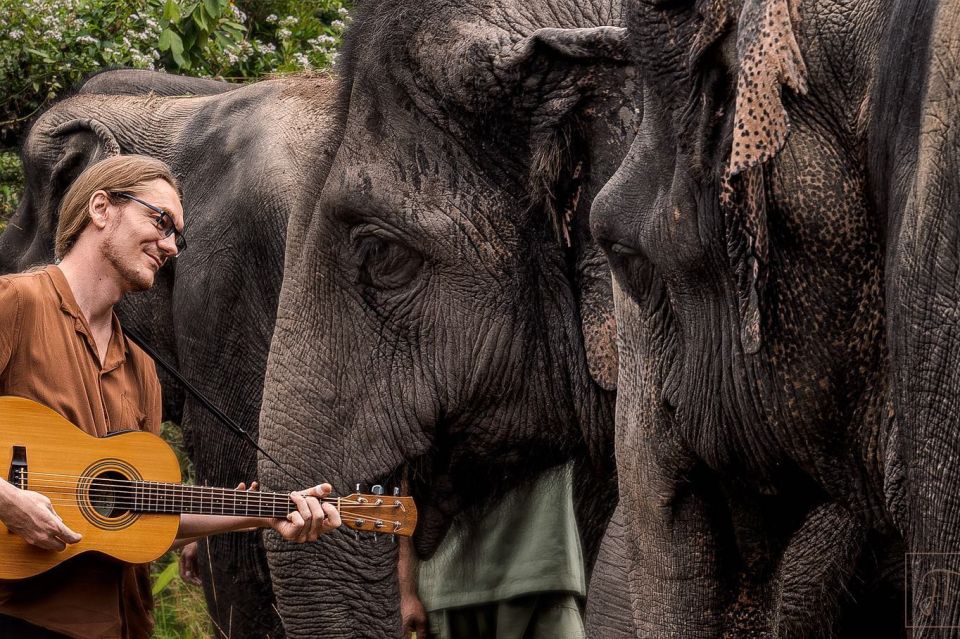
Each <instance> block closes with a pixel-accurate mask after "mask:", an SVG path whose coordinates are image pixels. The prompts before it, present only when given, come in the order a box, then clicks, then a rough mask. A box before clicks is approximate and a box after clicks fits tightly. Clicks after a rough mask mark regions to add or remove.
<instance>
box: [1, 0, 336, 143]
mask: <svg viewBox="0 0 960 639" xmlns="http://www.w3.org/2000/svg"><path fill="white" fill-rule="evenodd" d="M246 4H248V5H249V8H250V10H251V11H255V12H256V13H252V14H251V16H252V17H250V16H248V14H247V13H244V11H243V10H241V9H240V8H239V7H238V6H237V4H236V2H235V0H143V1H142V2H139V3H132V2H129V1H128V0H0V86H3V87H4V92H3V95H2V97H0V141H2V142H4V143H6V144H7V145H9V144H11V142H12V138H13V137H14V136H15V135H17V134H18V133H19V132H20V130H21V127H22V126H23V124H24V122H26V121H27V120H28V119H29V118H30V117H31V116H32V115H34V114H35V113H37V112H39V111H40V110H41V109H42V108H44V107H45V106H47V105H48V104H49V103H50V102H51V101H52V100H54V99H55V98H56V97H57V96H59V95H62V93H63V92H64V91H65V90H66V89H68V88H70V87H72V86H74V85H77V84H79V83H80V82H81V81H82V80H83V79H84V78H85V77H86V76H88V75H90V74H91V73H93V72H95V71H101V70H103V69H105V68H111V67H119V66H123V67H133V68H139V69H165V70H167V71H171V72H176V73H186V74H189V75H196V76H211V77H220V78H225V79H231V80H254V79H258V78H261V77H263V76H264V75H266V74H275V73H293V72H302V71H312V70H316V69H321V68H324V67H326V66H328V65H329V64H330V63H331V62H332V60H333V58H334V57H335V55H336V54H335V51H336V48H337V46H338V45H339V42H340V35H341V32H342V30H343V28H344V26H345V22H347V21H348V20H349V15H348V10H347V7H346V6H345V4H346V3H345V0H296V1H294V0H285V1H283V2H272V1H270V0H265V1H264V2H256V1H255V0H248V2H247V3H246ZM265 8H269V9H270V11H271V12H269V13H262V11H263V10H264V9H265ZM274 11H276V12H277V13H274Z"/></svg>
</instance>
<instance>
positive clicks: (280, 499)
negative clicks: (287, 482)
mask: <svg viewBox="0 0 960 639" xmlns="http://www.w3.org/2000/svg"><path fill="white" fill-rule="evenodd" d="M33 474H34V475H39V476H47V477H67V478H83V479H91V476H84V475H79V476H78V475H67V474H64V473H40V472H34V473H33ZM24 475H26V476H27V478H29V475H30V472H29V471H28V472H27V473H24ZM104 484H106V485H107V486H104ZM32 486H33V487H34V488H37V487H40V488H45V489H50V490H51V492H53V491H55V492H54V493H53V497H54V498H53V499H51V504H52V505H54V504H55V505H68V506H77V504H78V500H77V499H75V498H74V499H66V500H65V499H63V498H61V497H60V495H71V494H73V493H74V492H75V489H76V486H77V482H74V481H65V480H56V479H53V480H51V479H40V480H35V481H34V482H33V483H32ZM136 486H140V487H142V488H152V489H153V490H152V491H151V494H148V495H145V496H144V497H145V499H140V498H138V497H137V495H135V494H132V495H131V494H130V493H131V492H132V491H131V488H134V487H136ZM111 488H116V489H118V490H116V491H115V490H112V489H111ZM157 488H160V490H157ZM86 492H87V494H89V495H90V498H91V502H93V501H98V500H99V501H109V502H110V505H111V506H112V507H114V508H126V509H128V510H134V511H140V512H144V510H143V509H142V506H143V505H144V502H146V504H149V503H150V502H151V501H153V502H159V500H161V499H166V498H175V497H180V498H182V497H183V496H184V492H192V493H193V494H192V495H191V496H200V497H201V498H204V497H209V498H211V500H210V501H208V502H207V505H209V506H210V508H211V510H215V509H216V507H217V506H220V510H221V514H223V511H224V510H226V508H227V504H226V503H225V500H226V499H227V498H230V497H232V498H233V502H234V503H233V504H232V506H233V507H234V508H236V506H237V501H238V500H237V497H238V496H241V495H242V496H244V498H243V501H245V502H246V503H245V504H243V508H244V510H248V511H249V510H253V509H255V510H257V511H258V513H257V516H264V513H263V512H262V511H263V510H267V511H269V514H270V515H272V516H277V511H278V509H279V511H281V512H282V513H283V514H289V513H290V512H293V511H295V510H296V508H292V506H293V501H292V500H291V499H290V497H289V495H286V494H283V493H259V492H256V491H246V490H240V489H230V488H209V487H201V486H190V485H182V484H172V483H162V482H145V481H135V480H126V479H120V480H110V479H100V480H97V481H96V482H95V483H94V482H91V484H90V486H89V487H88V489H87V491H86ZM118 492H119V493H120V494H117V493H118ZM124 493H126V494H124ZM250 495H256V496H257V500H256V502H255V503H251V502H250V500H249V496H250ZM47 497H48V499H49V498H50V495H48V496H47ZM218 497H219V498H223V499H222V500H218V501H213V500H216V499H217V498H218ZM374 497H376V498H377V501H378V502H380V503H376V502H373V503H363V502H359V501H355V500H350V499H345V498H335V497H325V498H321V501H324V502H326V503H338V504H340V505H341V506H344V505H345V506H348V507H349V508H350V509H351V510H344V509H343V508H342V507H341V508H339V509H338V510H339V512H340V514H341V516H342V517H355V518H362V517H363V516H364V515H363V514H362V513H359V512H354V509H382V508H391V507H396V506H399V508H400V510H401V512H406V508H404V507H403V506H402V504H401V503H397V504H390V503H389V501H387V503H383V502H384V499H383V497H382V496H380V495H374ZM388 499H389V498H388ZM218 502H219V503H218ZM138 504H139V505H140V508H138ZM157 505H159V504H158V503H157ZM210 514H214V513H210ZM281 516H282V515H281ZM388 519H389V518H388ZM388 532H395V531H388Z"/></svg>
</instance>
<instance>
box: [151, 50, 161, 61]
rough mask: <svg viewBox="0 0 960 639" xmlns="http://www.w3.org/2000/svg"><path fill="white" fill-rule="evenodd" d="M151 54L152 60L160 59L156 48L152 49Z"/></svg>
mask: <svg viewBox="0 0 960 639" xmlns="http://www.w3.org/2000/svg"><path fill="white" fill-rule="evenodd" d="M151 55H153V59H154V60H159V59H160V52H159V51H157V50H156V49H154V50H153V53H152V54H151Z"/></svg>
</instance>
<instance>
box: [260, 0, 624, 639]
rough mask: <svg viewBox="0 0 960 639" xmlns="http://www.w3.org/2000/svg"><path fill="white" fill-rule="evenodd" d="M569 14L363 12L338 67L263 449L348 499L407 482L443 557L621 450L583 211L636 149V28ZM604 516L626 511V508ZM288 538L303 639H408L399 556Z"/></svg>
mask: <svg viewBox="0 0 960 639" xmlns="http://www.w3.org/2000/svg"><path fill="white" fill-rule="evenodd" d="M611 4H612V3H611ZM574 8H576V10H574ZM553 9H555V10H550V7H548V6H547V3H542V6H541V3H534V4H531V3H519V2H518V3H515V4H512V3H502V4H500V5H497V6H491V5H487V4H481V3H476V5H474V4H469V5H463V4H458V5H450V4H449V3H442V2H426V3H424V2H418V3H409V2H403V3H386V2H379V3H370V4H369V5H366V6H364V7H362V10H361V11H360V12H359V13H358V15H357V16H355V18H354V24H353V26H352V27H351V31H350V33H349V34H348V37H347V41H346V43H345V46H344V50H343V52H342V53H341V62H340V67H339V72H340V75H341V77H342V78H343V81H344V84H343V90H342V93H341V96H340V104H341V109H342V113H341V115H342V122H341V124H340V127H341V132H340V146H339V148H338V150H337V153H336V155H335V157H334V159H333V164H332V166H331V170H330V173H329V175H328V177H327V180H326V183H325V185H324V187H323V191H322V193H321V195H320V198H319V201H318V204H317V207H316V208H315V209H314V210H313V211H312V212H311V213H310V214H307V215H303V216H302V217H297V218H293V219H292V220H291V226H290V229H289V232H288V243H287V253H286V255H287V261H286V265H285V269H284V271H285V275H284V284H283V289H282V292H281V297H280V305H279V311H278V322H277V327H276V330H275V332H274V338H273V343H272V346H271V352H270V359H269V363H268V374H267V382H266V386H265V390H264V405H263V412H262V417H261V430H260V433H261V444H262V445H263V446H264V448H265V449H266V450H268V451H269V452H270V453H271V454H272V455H274V456H276V457H277V458H279V459H280V460H284V461H285V462H286V463H285V465H287V466H290V467H293V468H296V469H298V470H299V471H300V472H301V473H302V474H304V476H309V477H311V478H315V479H320V478H323V479H324V480H329V481H332V482H333V483H334V484H335V486H336V488H337V489H338V490H339V491H352V490H353V487H354V484H356V483H363V484H367V485H369V484H371V483H383V482H384V481H385V480H386V479H388V478H392V479H393V480H399V474H400V469H401V467H406V468H407V471H408V475H409V479H410V483H411V486H412V492H413V494H414V496H415V497H416V499H417V502H418V504H419V508H420V527H419V529H418V532H417V535H416V537H415V546H416V547H417V549H418V551H419V553H420V554H421V555H424V556H428V555H429V554H430V553H431V552H432V551H433V549H434V547H435V546H436V544H437V543H438V542H439V540H440V539H441V537H442V536H443V534H444V533H445V532H446V529H447V526H448V525H449V522H450V519H451V517H452V516H453V515H455V514H457V513H459V512H462V511H464V510H465V509H473V510H472V512H476V513H479V512H481V510H482V504H484V503H487V502H489V501H490V499H492V498H495V495H496V494H498V493H501V492H503V491H504V490H506V489H507V488H509V487H510V486H511V485H516V483H517V482H519V481H522V480H524V479H525V478H529V477H531V476H532V475H533V474H534V473H536V472H537V471H539V470H542V469H545V468H546V467H548V466H550V465H554V464H557V463H559V462H561V461H563V460H565V459H568V458H570V457H571V456H574V455H577V454H582V453H584V452H585V451H589V452H590V454H592V455H593V457H594V458H595V459H597V460H600V461H599V462H598V463H603V460H604V458H605V457H609V456H610V455H611V449H610V447H609V440H610V436H611V434H612V399H613V394H612V389H613V388H614V386H615V381H616V377H615V376H616V370H617V363H616V349H615V344H614V338H615V327H614V322H613V316H612V313H613V307H612V296H611V291H610V279H609V271H608V270H607V267H606V264H605V261H604V259H603V257H602V254H601V253H600V252H599V250H598V248H597V246H596V244H595V243H593V242H592V239H591V236H590V231H589V226H588V212H589V201H590V200H591V199H592V196H593V194H594V193H595V192H596V191H597V190H598V189H599V187H600V186H601V185H602V184H603V183H604V182H605V180H606V178H607V177H608V176H609V175H610V173H612V170H613V169H614V168H615V167H616V166H617V164H618V162H619V159H620V157H621V155H622V152H623V150H625V144H626V141H627V139H628V137H629V136H630V135H631V134H632V128H631V127H632V117H633V112H632V109H630V107H629V101H625V99H624V97H623V95H624V94H623V89H622V85H624V83H625V82H626V79H628V78H629V77H630V76H629V74H628V73H627V71H626V70H625V69H624V68H623V64H624V63H623V60H622V58H623V55H622V52H621V51H622V49H621V45H622V35H623V31H622V29H620V28H616V27H613V26H609V25H614V24H616V23H617V21H618V19H619V14H618V11H615V10H614V9H613V8H612V7H611V6H608V4H607V3H600V2H597V3H587V4H586V5H584V4H583V3H581V4H579V5H576V7H575V5H574V3H570V6H569V7H568V9H569V11H567V10H560V9H558V8H557V7H553ZM260 470H261V477H262V478H263V479H264V481H265V482H266V483H267V484H268V485H271V486H272V487H274V488H279V487H281V486H287V485H288V484H289V481H288V480H287V479H286V477H285V476H284V475H283V474H281V471H279V470H278V469H276V468H274V467H273V465H272V464H271V463H269V462H268V461H266V460H261V466H260ZM611 475H612V472H611ZM594 501H595V502H599V505H600V506H602V507H603V509H605V511H606V516H607V517H608V516H609V513H610V511H611V510H612V507H613V505H614V502H615V497H611V496H609V495H607V494H605V495H604V497H603V498H602V499H596V500H594ZM604 523H605V520H604ZM270 543H271V544H272V545H271V552H270V562H271V564H270V565H271V571H272V575H273V578H274V580H275V584H276V586H275V590H276V592H277V595H278V607H279V609H280V612H281V615H282V616H283V618H284V623H285V628H286V630H287V632H288V634H289V635H291V636H311V633H313V632H314V631H315V626H314V623H317V622H319V623H320V624H321V625H322V626H323V627H325V628H327V629H328V631H329V633H330V636H333V634H335V633H343V634H344V635H346V634H349V635H350V636H353V635H354V633H359V634H363V635H365V636H396V635H397V634H399V632H400V628H401V624H400V622H399V615H398V614H397V608H396V607H395V606H394V607H393V608H392V609H389V610H391V612H392V614H390V615H389V616H386V615H384V612H383V611H384V607H385V606H387V605H390V604H394V603H395V602H396V583H395V560H394V552H393V549H392V547H391V546H389V545H386V544H385V543H384V542H383V540H382V539H381V540H379V541H378V542H369V543H366V544H363V546H362V551H361V550H360V549H359V548H358V546H357V542H355V541H354V539H353V538H352V536H349V535H334V536H329V537H328V538H325V539H322V540H321V541H320V542H319V543H318V544H317V545H316V546H315V547H312V548H307V549H302V548H290V547H287V546H285V545H283V544H282V543H281V542H279V541H278V540H275V539H274V540H273V541H271V542H270ZM317 592H322V593H324V594H323V602H324V603H323V610H322V613H321V614H320V616H319V617H316V616H315V613H314V610H313V607H312V605H311V604H312V602H313V601H315V600H316V597H317V594H316V593H317ZM318 620H319V621H318ZM331 628H336V629H337V630H330V629H331ZM338 636H339V635H338Z"/></svg>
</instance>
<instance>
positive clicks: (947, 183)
mask: <svg viewBox="0 0 960 639" xmlns="http://www.w3.org/2000/svg"><path fill="white" fill-rule="evenodd" d="M624 10H625V12H626V15H625V21H626V23H627V25H628V30H629V34H628V37H629V39H630V42H631V51H632V53H633V59H634V62H635V64H636V66H637V70H638V75H639V76H640V77H641V78H642V79H643V83H644V84H643V87H642V89H641V91H640V92H638V98H639V99H640V100H641V101H642V103H643V115H644V117H643V122H642V123H641V126H640V130H639V131H638V134H637V137H636V139H635V141H634V143H633V145H632V147H631V149H630V151H629V153H628V155H627V157H626V158H625V160H624V162H623V163H622V164H621V167H620V168H619V169H618V171H617V173H616V174H615V175H614V176H613V178H612V179H611V181H610V182H609V183H608V184H607V186H606V187H605V188H604V189H603V191H601V193H600V194H599V195H598V197H597V198H596V201H595V204H594V209H593V211H592V214H591V225H592V229H593V231H594V236H595V237H596V238H597V239H598V241H599V242H600V244H601V246H603V247H604V250H605V251H606V254H607V256H608V258H609V259H610V262H611V266H612V270H613V273H614V279H615V299H616V304H617V312H616V317H617V327H618V336H619V345H620V349H619V363H620V368H619V372H618V400H617V401H618V403H617V419H616V451H617V452H616V454H617V465H618V476H619V481H620V486H621V491H620V499H621V508H622V509H623V512H624V513H625V521H626V525H627V529H628V530H631V531H632V535H631V536H629V537H628V538H627V556H628V559H629V562H630V569H629V579H630V589H631V597H632V600H633V606H632V608H633V613H634V621H635V624H636V627H637V633H638V636H643V637H684V638H688V637H694V638H697V637H704V638H706V637H721V636H722V637H726V636H731V637H733V636H736V637H752V636H757V637H761V636H762V637H819V636H877V637H900V636H904V635H905V633H906V629H905V628H906V624H907V623H908V622H910V623H913V624H917V625H919V626H920V627H918V628H916V629H915V630H913V631H912V636H914V637H918V636H919V637H927V636H958V634H957V633H960V631H958V630H955V629H948V628H943V627H942V626H951V627H954V626H960V604H958V602H957V601H956V600H950V601H946V600H942V599H936V598H934V599H931V595H932V594H935V593H934V592H932V589H933V588H934V587H935V585H936V584H933V583H931V582H930V581H929V579H930V578H931V575H932V576H933V577H935V576H936V574H937V573H936V571H937V570H938V569H948V570H956V568H957V566H956V565H955V564H950V561H952V560H951V559H950V556H949V553H956V551H957V549H958V548H960V538H958V537H960V532H958V531H960V526H958V525H957V524H958V520H960V517H958V515H957V513H958V512H960V498H958V497H957V495H960V461H958V456H957V455H956V454H955V453H956V450H957V448H958V440H957V435H956V432H957V431H956V428H955V424H956V422H957V419H958V416H960V409H958V406H957V401H956V397H958V396H960V393H958V391H960V373H958V370H960V369H958V367H957V366H956V362H957V361H960V355H958V352H960V329H958V320H957V317H958V316H957V313H956V310H955V309H956V304H955V302H956V300H957V299H960V293H958V290H957V283H956V282H957V277H956V272H957V270H958V268H957V258H956V240H957V238H958V237H960V231H958V218H957V216H956V211H957V210H958V204H960V202H957V200H958V199H960V188H958V184H957V181H958V178H957V175H958V172H957V166H958V164H957V153H958V141H957V138H956V130H957V126H956V122H955V119H956V117H957V116H956V114H957V113H960V110H958V108H957V107H958V106H960V105H958V104H956V103H957V101H958V100H960V98H958V97H957V96H958V94H957V92H956V90H955V89H956V74H957V60H958V51H960V41H958V36H957V33H958V29H957V26H958V20H960V7H958V3H956V2H953V1H947V0H944V1H939V2H936V1H932V2H900V1H892V2H880V1H878V0H857V1H855V2H848V3H836V2H829V1H826V0H823V1H820V0H804V1H803V2H798V1H794V0H744V1H743V2H733V1H730V2H727V1H723V0H721V1H719V2H711V3H672V2H671V3H661V2H654V1H651V2H647V1H641V0H634V1H632V2H628V3H627V5H626V6H625V9H624ZM904 553H909V554H908V561H907V568H908V570H907V573H906V574H905V575H904V574H903V564H904ZM944 564H947V565H944ZM905 579H906V580H907V583H908V585H909V590H908V593H904V592H903V584H904V580H905ZM925 580H927V581H925ZM939 585H940V587H941V591H942V588H943V587H944V584H942V583H940V584H939ZM941 594H942V592H941ZM908 596H909V597H912V598H911V599H910V600H909V601H908V602H907V606H906V607H905V606H903V605H902V602H903V601H904V598H905V597H908ZM897 602H901V603H900V605H897ZM921 604H931V605H930V606H924V605H921ZM905 608H906V610H905ZM814 610H816V613H814V612H813V611H814ZM905 615H906V618H905ZM936 626H941V628H936Z"/></svg>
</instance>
